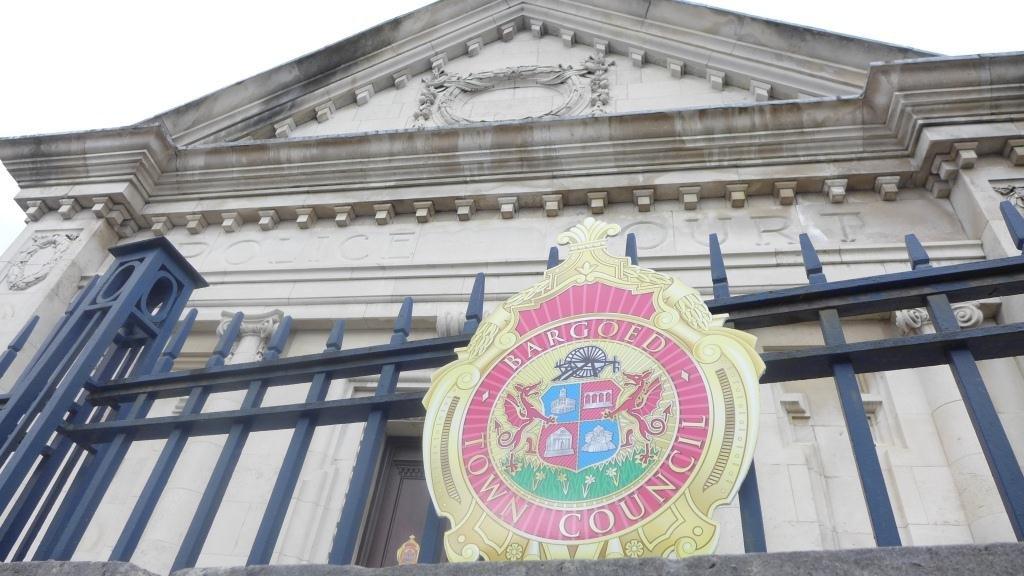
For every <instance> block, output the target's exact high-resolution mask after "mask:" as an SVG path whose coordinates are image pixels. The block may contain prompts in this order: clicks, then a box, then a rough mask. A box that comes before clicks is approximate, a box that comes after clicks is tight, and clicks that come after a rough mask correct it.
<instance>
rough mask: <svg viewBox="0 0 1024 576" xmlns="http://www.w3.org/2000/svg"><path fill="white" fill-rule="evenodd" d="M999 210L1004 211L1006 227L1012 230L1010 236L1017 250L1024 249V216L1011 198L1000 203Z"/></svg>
mask: <svg viewBox="0 0 1024 576" xmlns="http://www.w3.org/2000/svg"><path fill="white" fill-rule="evenodd" d="M999 211H1000V212H1002V213H1003V220H1004V221H1005V222H1006V229H1007V230H1008V231H1009V232H1010V238H1011V239H1012V240H1013V245H1014V246H1016V247H1017V250H1024V216H1021V214H1020V212H1018V211H1017V208H1016V207H1015V206H1014V205H1013V202H1010V201H1009V200H1003V201H1002V202H1000V203H999Z"/></svg>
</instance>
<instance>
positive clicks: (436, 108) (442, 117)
mask: <svg viewBox="0 0 1024 576" xmlns="http://www.w3.org/2000/svg"><path fill="white" fill-rule="evenodd" d="M614 64H615V63H614V62H610V61H608V60H606V59H605V58H604V57H603V56H590V57H588V58H587V59H586V60H584V61H583V62H582V63H581V64H579V65H571V66H563V65H559V66H513V67H510V68H502V69H500V70H491V71H488V72H475V73H472V74H449V73H447V72H445V71H444V69H443V68H436V69H435V70H434V76H433V78H431V79H429V80H427V79H424V80H423V85H422V87H421V88H420V95H419V99H418V103H419V107H418V109H417V110H416V112H415V113H414V114H413V125H414V126H426V125H427V124H434V125H438V126H453V125H458V124H470V123H474V122H488V121H497V120H528V119H537V118H552V117H557V116H579V115H582V114H587V113H590V114H600V113H603V112H605V110H606V107H607V106H608V103H609V101H610V96H609V82H608V78H607V73H608V68H609V67H610V66H613V65H614ZM512 89H516V90H533V91H537V92H541V93H546V94H544V95H547V96H552V98H551V102H552V103H553V105H551V106H546V105H543V104H542V105H541V106H540V107H539V108H537V109H533V110H521V111H519V112H518V113H513V114H510V115H507V116H498V117H495V116H491V117H483V116H485V115H486V113H485V114H483V115H481V114H480V111H479V108H480V107H481V105H483V106H484V108H485V109H486V102H483V101H482V100H484V99H486V98H487V95H489V94H494V93H495V92H496V91H499V90H512ZM536 100H537V101H539V102H543V101H544V99H543V98H537V99H536Z"/></svg>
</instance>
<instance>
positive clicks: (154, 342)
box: [0, 202, 1024, 569]
mask: <svg viewBox="0 0 1024 576" xmlns="http://www.w3.org/2000/svg"><path fill="white" fill-rule="evenodd" d="M1002 210H1003V215H1004V219H1005V220H1006V222H1007V226H1008V229H1009V231H1010V234H1011V237H1012V239H1013V241H1014V242H1015V244H1016V245H1017V246H1018V248H1020V247H1022V246H1024V219H1022V218H1021V216H1020V214H1018V213H1017V211H1016V210H1015V209H1013V208H1012V206H1010V205H1009V204H1008V203H1006V202H1004V203H1003V207H1002ZM800 247H801V252H802V254H803V261H804V268H805V270H806V273H807V278H808V284H807V285H805V286H800V287H796V288H790V289H785V290H777V291H771V292H764V293H758V294H745V295H737V296H732V295H731V294H730V290H729V284H728V279H727V272H726V266H725V262H724V258H723V256H722V252H721V249H720V247H719V243H718V239H717V237H716V236H715V235H712V236H711V238H710V270H711V277H712V285H713V295H714V298H713V299H711V300H708V301H707V304H708V306H709V308H710V309H711V311H712V312H713V313H716V314H720V313H726V314H729V318H730V322H731V324H732V325H734V326H735V327H736V328H739V329H747V330H749V329H755V328H763V327H769V326H780V325H788V324H795V323H802V322H810V321H815V322H818V323H819V325H820V328H821V332H822V336H823V340H824V345H823V346H816V347H810V348H803V349H797V350H788V351H780V352H767V353H765V354H764V355H763V357H764V360H765V363H766V365H767V370H766V372H765V374H764V376H763V378H762V380H761V381H762V383H769V382H783V381H792V380H800V379H807V378H821V377H831V378H832V379H833V380H834V382H835V385H836V390H837V393H838V397H839V401H840V404H841V407H842V412H843V416H844V419H845V422H846V426H847V431H848V433H849V438H850V443H851V447H852V450H853V456H854V460H855V462H856V465H857V471H858V474H859V477H860V480H861V486H862V489H863V497H864V500H865V503H866V506H867V510H868V512H869V517H870V521H871V525H872V529H873V532H874V537H875V542H876V543H877V544H878V545H879V546H899V545H900V537H899V533H898V531H897V526H896V521H895V517H894V514H893V509H892V505H891V503H890V498H889V495H888V491H887V487H886V484H885V481H884V478H883V476H882V470H881V466H880V465H879V460H878V454H877V451H876V449H875V445H874V441H873V439H872V436H871V432H870V429H869V427H868V418H867V415H866V414H865V411H864V405H863V401H862V399H861V392H860V388H859V386H858V383H857V379H856V375H857V374H860V373H867V372H881V371H888V370H900V369H907V368H916V367H922V366H934V365H947V366H949V367H950V370H951V371H952V374H953V376H954V378H955V379H956V382H957V385H958V386H959V388H960V393H961V395H962V397H963V400H964V404H965V406H966V407H967V411H968V414H969V416H970V418H971V421H972V422H973V423H974V427H975V432H976V433H977V436H978V440H979V442H980V443H981V446H982V450H983V452H984V454H985V457H986V458H987V460H988V464H989V468H990V470H991V472H992V476H993V479H994V480H995V484H996V486H997V487H998V489H999V493H1000V495H1001V497H1002V500H1003V504H1004V505H1005V508H1006V511H1007V514H1008V516H1009V519H1010V523H1011V525H1012V527H1013V530H1014V532H1015V534H1016V536H1017V539H1018V540H1022V539H1024V531H1022V526H1024V477H1022V474H1021V469H1020V467H1019V466H1018V465H1017V461H1016V459H1015V457H1014V454H1013V450H1012V448H1011V446H1010V444H1009V440H1008V439H1007V436H1006V433H1005V431H1004V430H1003V427H1002V425H1001V423H1000V421H999V418H998V416H997V414H996V410H995V407H994V406H993V403H992V400H991V398H990V396H989V394H988V392H987V389H986V387H985V384H984V382H983V381H982V379H981V375H980V373H979V371H978V368H977V363H976V362H977V361H978V360H985V359H991V358H1004V357H1011V356H1017V355H1021V354H1024V323H1014V324H1004V325H998V326H989V327H981V328H973V329H967V330H961V329H960V327H959V326H958V325H957V322H956V319H955V317H954V316H953V309H952V303H955V302H961V301H965V300H974V299H982V298H991V297H1001V296H1010V295H1015V294H1022V293H1024V256H1013V257H1008V258H1001V259H996V260H987V261H982V262H972V263H967V264H957V265H953V266H944V267H932V266H931V264H930V262H929V259H928V255H927V253H926V252H925V250H924V248H923V247H922V246H921V244H920V242H918V241H917V239H916V238H915V237H914V236H913V235H908V236H907V250H908V258H909V261H910V263H911V268H912V269H911V270H910V271H908V272H900V273H893V274H885V275H879V276H873V277H869V278H862V279H856V280H843V281H828V280H827V278H826V276H825V271H824V270H823V267H822V265H821V262H820V261H819V259H818V257H817V254H816V252H815V250H814V247H813V246H812V245H811V243H810V241H809V239H808V238H807V236H806V235H803V236H801V239H800ZM626 252H627V255H628V256H629V257H630V258H631V259H632V261H633V262H634V263H636V262H637V261H638V254H637V248H636V239H635V237H633V236H632V235H629V236H628V237H627V243H626ZM115 256H116V258H117V259H116V261H115V263H114V265H113V266H112V267H111V270H110V271H108V272H107V273H106V274H104V275H103V276H102V277H100V278H98V279H97V280H95V281H94V282H92V283H91V284H90V285H89V286H88V287H86V289H85V290H83V292H82V293H81V294H80V296H79V297H78V298H77V300H76V302H75V303H73V304H72V306H71V307H70V308H69V309H68V311H67V313H66V314H65V316H64V317H63V319H62V320H61V321H60V323H59V324H58V326H57V328H56V329H55V330H54V332H53V333H52V334H51V336H50V337H49V338H48V339H47V340H46V342H45V343H44V345H43V346H42V347H41V349H40V351H39V352H38V353H37V354H36V355H35V357H34V358H33V360H32V361H31V362H30V363H29V365H28V367H27V368H26V369H25V370H24V371H23V373H22V375H21V376H20V377H19V378H18V379H17V382H16V384H15V387H14V388H13V389H12V391H11V394H10V395H9V398H8V399H7V404H6V407H5V408H4V409H3V411H0V438H2V439H3V445H2V450H0V458H2V459H3V467H2V468H0V501H3V502H9V503H10V505H9V506H8V507H7V509H6V511H5V513H4V514H5V515H4V516H3V520H2V523H0V557H2V558H3V559H5V560H24V559H29V558H31V559H36V560H42V559H68V558H70V557H71V555H72V554H73V553H74V550H75V548H76V546H77V545H78V542H79V540H80V539H81V536H82V534H83V533H84V531H85V529H86V527H87V526H88V525H89V522H90V521H91V520H92V518H93V516H94V515H95V513H96V511H97V508H98V506H99V504H100V502H101V500H102V499H103V497H104V496H105V494H106V490H107V487H108V486H109V485H110V481H111V480H112V479H113V477H114V475H115V474H116V473H117V471H118V470H119V468H120V466H121V464H122V461H123V459H124V456H125V454H126V452H127V450H128V448H129V447H130V446H131V444H132V442H136V441H141V440H151V439H164V440H165V443H164V447H163V450H162V452H161V454H160V456H159V458H158V459H157V462H156V465H155V466H154V468H153V470H152V471H151V472H150V473H149V476H148V479H147V482H146V485H145V488H144V489H143V491H142V493H141V495H140V496H139V497H138V498H137V500H136V501H135V502H134V507H133V510H132V512H131V515H130V516H129V519H128V521H127V522H126V524H125V526H124V528H123V530H122V532H121V534H120V536H119V538H118V540H117V543H116V545H115V546H114V549H113V551H112V553H111V555H110V559H111V560H124V561H127V560H130V559H131V557H132V554H133V553H134V551H135V549H136V547H137V545H138V543H139V540H140V538H141V536H142V533H143V530H144V529H145V528H146V526H147V525H148V524H149V522H150V521H151V520H152V514H153V511H154V510H155V508H156V504H157V501H158V500H159V498H160V496H161V495H162V494H163V491H164V488H165V487H166V484H167V480H168V478H169V477H170V474H171V472H172V471H173V470H174V468H175V466H176V464H177V461H178V459H179V456H180V454H181V452H182V449H183V448H184V444H185V442H186V440H187V439H188V438H190V437H195V436H203V435H222V436H223V435H226V437H227V440H226V442H225V443H224V445H223V447H222V448H221V452H220V454H219V456H218V459H217V461H216V464H215V465H214V468H213V470H212V473H211V476H210V478H209V480H208V481H207V484H206V488H205V490H204V492H203V496H202V500H201V502H200V504H199V506H198V507H197V509H196V512H195V513H194V516H193V518H192V521H191V522H190V525H189V528H188V531H187V534H186V536H185V538H184V539H183V541H182V542H181V544H180V547H179V551H178V553H177V556H176V558H175V561H174V565H173V568H174V569H178V568H183V567H189V566H193V565H195V563H196V561H197V559H198V557H199V554H200V552H201V551H202V549H203V545H204V543H205V541H206V538H207V535H208V533H209V530H210V527H211V525H212V523H213V520H214V518H215V517H216V515H217V512H218V510H219V508H220V504H221V501H222V499H223V497H224V493H225V490H226V488H227V485H228V483H229V481H230V479H231V476H232V474H233V471H234V469H235V466H236V464H237V463H238V460H239V457H240V455H241V452H242V449H243V447H244V445H245V443H246V441H247V439H248V438H249V437H250V435H251V434H252V433H253V432H259V431H267V430H291V431H292V437H291V440H290V443H289V445H288V448H287V450H286V453H285V456H284V462H283V464H282V466H281V467H280V471H279V472H278V476H277V478H276V481H275V483H274V487H273V490H272V493H271V497H270V500H269V502H268V504H267V506H266V509H265V511H264V514H263V518H262V521H261V523H260V527H259V530H258V533H257V536H256V538H255V541H254V542H253V545H252V547H251V550H250V553H249V557H248V563H249V564H266V563H268V562H269V561H270V558H271V554H272V552H273V550H274V547H275V544H276V543H277V539H278V536H279V535H280V532H281V527H282V524H283V521H284V518H285V514H286V512H287V508H288V503H289V501H290V499H291V497H292V493H293V491H294V489H295V486H296V484H297V482H298V478H299V473H300V470H301V468H302V464H303V461H304V458H305V454H306V451H307V449H308V447H309V444H310V441H311V439H312V435H313V432H314V430H315V429H316V428H317V427H318V426H328V425H335V424H345V423H356V422H358V423H363V424H364V429H363V436H362V439H361V444H360V447H359V452H358V456H357V461H356V464H355V468H354V470H353V476H352V480H351V481H350V485H349V489H348V493H347V495H346V498H345V503H344V506H343V509H342V512H341V515H340V518H339V521H338V527H337V530H336V533H335V534H334V539H333V540H334V542H333V547H332V550H331V552H330V556H329V561H330V562H332V563H338V564H347V563H351V562H352V561H353V558H354V554H355V550H356V546H357V544H358V540H359V537H360V531H361V529H362V526H363V524H364V522H365V520H364V519H365V516H366V513H367V510H366V508H367V505H368V501H369V499H370V496H371V494H370V491H371V485H372V481H371V479H372V477H373V475H374V471H375V469H376V467H377V466H378V461H379V459H380V454H381V450H382V446H383V442H384V439H385V436H386V432H385V426H386V423H387V421H388V420H394V419H406V418H412V417H420V416H423V407H422V404H421V400H422V398H423V392H403V393H399V392H396V386H397V383H398V380H399V376H400V374H401V373H402V372H403V371H407V370H418V369H426V368H436V367H440V366H442V365H444V364H446V363H448V362H450V361H451V360H453V359H454V358H455V352H454V350H455V349H456V348H458V347H461V346H465V345H466V344H467V343H468V341H469V339H470V337H471V336H472V334H473V332H474V331H475V329H476V327H477V325H478V324H479V322H480V319H481V313H482V306H483V300H484V278H483V275H478V276H477V278H476V282H475V284H474V287H473V291H472V294H471V296H470V298H469V302H468V305H467V311H466V319H465V324H464V326H463V329H462V333H461V334H459V335H456V336H451V337H441V338H428V339H421V340H408V336H409V331H410V326H411V321H412V316H413V303H412V300H411V299H408V298H407V299H406V300H405V301H404V302H403V304H402V308H401V311H400V313H399V314H398V317H397V318H396V319H395V323H394V329H393V332H392V335H391V338H390V340H389V342H388V343H386V344H383V345H378V346H369V347H363V348H358V349H349V350H342V337H343V334H344V329H345V325H344V322H343V321H338V322H336V323H335V324H334V327H333V329H332V330H331V333H330V336H329V337H328V339H327V342H326V344H325V348H324V351H323V352H322V353H319V354H312V355H306V356H297V357H290V358H280V357H279V355H280V352H281V350H282V349H283V347H284V344H285V342H286V340H287V338H288V335H289V330H290V326H291V321H290V319H289V318H285V320H284V321H283V322H282V323H281V325H280V326H279V328H278V329H277V330H276V332H275V334H274V336H273V338H272V341H271V343H270V344H269V346H268V350H267V352H266V354H265V357H264V359H263V361H261V362H256V363H248V364H235V365H231V366H225V365H224V358H225V356H226V355H227V354H228V353H229V351H230V347H231V345H232V343H233V342H234V340H235V339H236V338H237V335H238V330H239V327H240V325H241V322H242V320H243V317H242V315H241V314H236V315H235V317H234V318H233V319H232V320H231V322H230V323H229V324H228V326H227V329H226V330H224V331H223V333H222V335H221V337H220V340H219V342H218V344H217V347H216V348H215V349H214V351H213V353H212V355H211V357H210V360H209V361H208V363H207V366H206V367H205V368H203V369H201V370H189V371H178V372H171V371H170V369H171V366H172V364H173V363H174V360H175V359H176V358H177V356H178V354H179V353H180V351H181V349H182V346H183V344H184V342H185V340H186V338H187V337H188V335H189V332H190V330H191V329H192V326H193V323H194V321H195V311H190V312H189V313H188V314H186V315H185V316H184V317H183V318H182V319H181V320H180V321H178V322H174V321H172V320H171V319H172V318H175V319H176V318H178V315H179V314H180V313H181V310H182V307H183V306H184V303H185V302H186V301H187V299H188V296H189V294H190V293H191V290H192V288H193V287H198V286H201V285H202V280H201V279H200V278H199V277H198V275H196V274H195V273H194V271H192V270H191V268H189V267H188V265H187V263H184V262H183V260H181V259H180V257H177V256H176V253H175V252H173V248H171V247H170V245H169V243H166V241H157V240H152V241H146V242H143V243H138V244H134V245H130V246H128V247H121V248H119V249H117V251H116V252H115ZM558 258H559V254H558V250H557V249H555V248H552V249H551V251H550V253H549V257H548V266H549V267H551V266H554V265H556V264H557V263H558ZM127 268H131V270H130V271H128V272H125V270H126V269H127ZM117 283H120V284H121V285H120V287H118V286H116V284H117ZM168 283H170V284H168ZM169 285H170V288H168V286H169ZM171 288H173V289H171ZM156 301H159V302H158V303H159V304H160V306H159V307H157V308H156V310H154V306H153V304H154V302H156ZM914 307H927V308H928V310H929V313H930V316H931V318H932V320H933V323H934V326H935V328H936V330H935V333H933V334H920V335H911V336H902V337H896V338H888V339H882V340H875V341H867V342H856V343H848V342H847V341H846V339H845V336H844V334H843V325H842V319H843V318H844V317H850V316H859V315H864V314H876V313H883V312H894V311H898V310H903V309H907V308H914ZM34 322H35V321H34V320H33V321H32V322H30V324H29V326H27V327H26V329H25V330H24V331H23V332H22V333H21V334H19V336H18V337H17V338H16V339H15V341H14V343H12V345H11V347H9V348H8V350H7V351H6V352H4V354H3V355H2V356H0V373H2V370H3V369H6V368H7V367H8V366H10V364H11V362H12V361H13V358H14V355H15V354H16V353H17V351H18V350H19V349H20V348H21V346H23V345H24V343H25V341H26V340H27V338H28V334H29V332H31V328H32V326H33V325H34ZM175 325H176V326H177V328H176V330H174V331H173V333H172V329H173V328H174V326H175ZM357 376H377V377H378V384H377V388H376V392H375V394H374V395H373V396H370V397H364V398H349V399H343V400H330V401H328V400H326V397H327V389H328V387H329V386H330V383H331V381H332V380H334V379H340V378H352V377H357ZM296 383H309V388H308V392H307V394H306V397H305V399H304V401H303V402H301V403H298V404H293V405H283V406H267V407H265V406H262V405H261V404H262V399H263V396H264V394H265V393H266V392H267V390H268V389H270V388H272V387H275V386H281V385H288V384H296ZM232 390H245V396H244V399H243V400H242V404H241V406H240V407H239V408H238V409H235V410H228V411H219V412H210V413H204V412H203V411H202V408H203V405H204V403H205V401H206V399H207V398H208V397H209V396H210V394H213V393H217V392H225V391H232ZM169 397H178V398H181V397H184V398H186V401H185V404H184V408H183V409H182V411H181V413H180V414H178V415H174V416H164V417H149V416H147V414H148V411H149V409H150V407H151V405H152V404H153V402H154V401H155V400H157V399H159V398H169ZM739 504H740V510H741V519H742V524H743V537H744V545H745V548H746V550H747V551H749V552H758V551H765V549H766V546H765V533H764V525H763V521H762V517H761V506H760V498H759V494H758V489H757V476H756V470H755V469H754V468H753V467H751V469H750V473H749V474H748V476H747V478H746V480H745V481H744V482H743V484H742V485H741V489H740V492H739ZM427 516H428V519H427V525H426V526H425V528H424V535H423V541H422V549H423V552H422V556H423V560H426V561H432V560H436V559H437V557H438V555H439V549H440V547H439V541H440V534H441V532H442V530H443V526H442V524H441V522H440V520H439V519H438V518H437V516H436V515H435V514H434V513H433V509H432V508H431V509H430V510H429V511H428V515H427Z"/></svg>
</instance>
